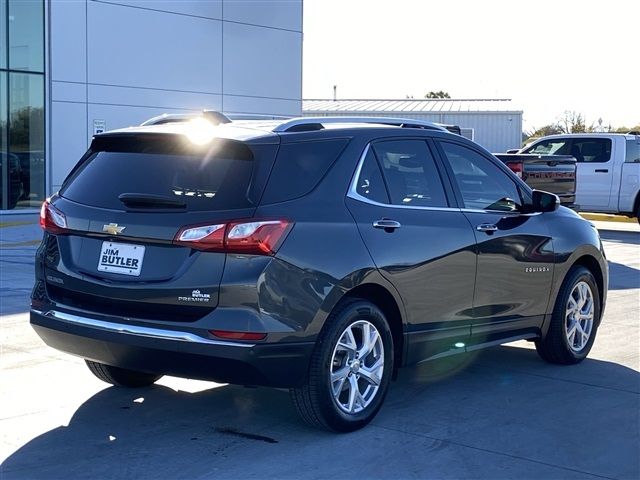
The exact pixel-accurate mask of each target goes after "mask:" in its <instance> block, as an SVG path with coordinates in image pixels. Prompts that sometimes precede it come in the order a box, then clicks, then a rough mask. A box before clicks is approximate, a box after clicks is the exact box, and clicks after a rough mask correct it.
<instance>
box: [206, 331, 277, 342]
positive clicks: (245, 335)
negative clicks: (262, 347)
mask: <svg viewBox="0 0 640 480" xmlns="http://www.w3.org/2000/svg"><path fill="white" fill-rule="evenodd" d="M209 333H211V334H212V335H214V336H216V337H218V338H224V339H225V340H264V339H265V338H267V334H266V333H260V332H230V331H227V330H209Z"/></svg>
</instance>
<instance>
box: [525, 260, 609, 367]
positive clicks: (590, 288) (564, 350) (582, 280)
mask: <svg viewBox="0 0 640 480" xmlns="http://www.w3.org/2000/svg"><path fill="white" fill-rule="evenodd" d="M599 321H600V294H599V291H598V285H597V283H596V281H595V278H594V277H593V275H592V274H591V272H590V271H589V270H587V269H586V268H585V267H582V266H575V267H573V268H572V269H571V270H569V273H568V274H567V277H566V278H565V280H564V282H563V283H562V287H560V292H559V293H558V297H557V298H556V304H555V307H554V309H553V314H552V315H551V324H550V325H549V330H548V332H547V335H546V336H545V337H544V338H543V339H541V340H538V341H536V350H537V351H538V354H539V355H540V356H541V357H542V358H543V359H544V360H546V361H547V362H550V363H558V364H563V365H571V364H574V363H579V362H581V361H582V360H584V359H585V358H586V357H587V355H588V354H589V351H590V350H591V347H592V346H593V342H594V340H595V338H596V331H597V329H598V323H599Z"/></svg>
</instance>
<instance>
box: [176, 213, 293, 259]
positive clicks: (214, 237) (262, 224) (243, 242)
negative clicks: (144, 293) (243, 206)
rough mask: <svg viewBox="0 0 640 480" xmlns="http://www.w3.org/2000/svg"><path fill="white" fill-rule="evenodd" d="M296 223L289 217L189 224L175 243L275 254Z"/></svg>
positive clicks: (248, 252) (214, 250)
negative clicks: (289, 219)
mask: <svg viewBox="0 0 640 480" xmlns="http://www.w3.org/2000/svg"><path fill="white" fill-rule="evenodd" d="M292 226H293V224H292V223H291V222H289V221H287V220H256V221H250V222H247V221H233V222H229V223H225V224H212V225H196V226H187V227H184V228H182V229H181V230H180V231H179V232H178V234H177V235H176V237H175V239H174V243H175V244H177V245H184V246H188V247H191V248H195V249H197V250H204V251H208V252H227V253H246V254H251V255H273V254H275V253H276V252H277V251H278V248H279V247H280V245H281V244H282V241H283V240H284V238H285V236H286V234H287V233H288V232H289V230H290V229H291V227H292Z"/></svg>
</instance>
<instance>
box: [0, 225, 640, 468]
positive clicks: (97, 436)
mask: <svg viewBox="0 0 640 480" xmlns="http://www.w3.org/2000/svg"><path fill="white" fill-rule="evenodd" d="M36 221H37V218H36V217H35V216H0V269H1V270H0V271H1V273H0V315H1V317H0V322H1V329H0V345H1V350H0V369H1V370H0V462H1V465H0V477H1V478H2V480H5V479H13V478H25V479H26V478H28V479H32V478H213V477H215V478H296V479H303V478H329V477H331V478H341V477H345V476H357V477H359V478H367V479H368V478H393V479H398V478H487V479H497V478H523V479H524V478H527V479H528V478H536V479H537V478H547V479H548V478H591V477H593V478H629V479H638V478H640V374H639V372H640V228H638V225H637V224H632V223H609V222H606V223H605V222H597V223H596V225H597V226H598V228H599V229H600V231H601V235H602V237H603V240H604V241H605V250H606V254H607V257H608V259H609V262H610V269H611V270H610V272H611V279H610V287H609V288H610V290H609V301H608V304H607V308H606V312H605V317H604V320H603V324H602V326H601V328H600V330H599V332H598V338H597V340H596V343H595V346H594V348H593V350H592V352H591V355H590V357H589V358H588V359H587V360H586V361H584V362H583V363H582V364H580V365H575V366H570V367H559V366H553V365H549V364H546V363H544V362H543V361H541V360H539V358H538V356H537V354H536V353H535V350H534V349H533V348H532V346H531V344H528V343H527V342H516V343H513V344H509V345H506V346H502V347H497V348H494V349H490V350H487V351H484V352H482V353H480V354H467V355H464V356H458V357H453V358H449V359H444V360H442V361H439V362H432V363H427V364H425V365H423V366H421V367H412V368H406V369H404V370H402V371H401V374H400V376H399V379H398V381H396V382H395V383H394V384H392V387H391V390H390V393H389V396H388V397H387V400H386V402H385V405H384V406H383V408H382V410H381V412H380V414H379V415H378V416H377V417H376V419H375V420H374V421H373V423H372V425H370V426H369V427H367V428H365V429H364V430H361V431H358V432H355V433H352V434H347V435H335V434H329V433H323V432H319V431H316V430H313V429H310V428H307V427H306V426H305V425H304V424H302V423H301V421H300V420H298V418H297V416H296V414H295V412H294V409H293V407H292V406H291V405H290V403H289V398H288V394H287V392H285V391H280V390H271V389H265V388H244V387H236V386H222V385H217V384H214V383H209V382H200V381H191V380H183V379H177V378H169V377H165V378H163V379H162V380H161V381H159V382H158V384H157V385H156V386H153V387H151V388H145V389H136V390H123V389H118V388H114V387H108V386H107V385H106V384H104V383H102V382H100V381H99V380H97V379H95V378H94V377H93V376H92V375H91V374H90V373H89V371H88V370H87V369H86V367H85V365H84V363H83V361H82V360H80V359H77V358H74V357H71V356H68V355H64V354H62V353H58V352H56V351H54V350H52V349H50V348H48V347H46V346H45V345H44V344H43V343H42V341H40V339H39V338H38V337H37V336H36V334H35V333H34V332H33V331H32V330H31V328H30V327H29V325H28V314H27V310H28V296H29V293H30V290H31V286H32V276H33V272H32V270H33V254H34V252H35V249H36V247H37V243H38V239H39V238H40V236H41V234H40V231H39V228H38V226H37V225H36Z"/></svg>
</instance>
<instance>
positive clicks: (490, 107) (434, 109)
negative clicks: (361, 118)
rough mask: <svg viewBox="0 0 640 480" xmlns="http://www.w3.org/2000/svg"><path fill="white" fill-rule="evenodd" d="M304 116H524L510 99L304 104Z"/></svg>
mask: <svg viewBox="0 0 640 480" xmlns="http://www.w3.org/2000/svg"><path fill="white" fill-rule="evenodd" d="M302 112H303V113H304V114H305V115H306V114H311V113H343V112H345V113H346V112H349V113H356V112H357V113H384V112H394V113H395V112H411V113H418V112H427V113H485V112H499V113H522V110H520V109H518V108H516V107H515V106H514V105H512V103H511V99H510V98H491V99H468V98H465V99H456V98H451V99H449V98H437V99H419V100H415V99H405V100H401V99H399V100H393V99H380V100H364V99H363V100H321V99H310V100H303V101H302Z"/></svg>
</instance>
